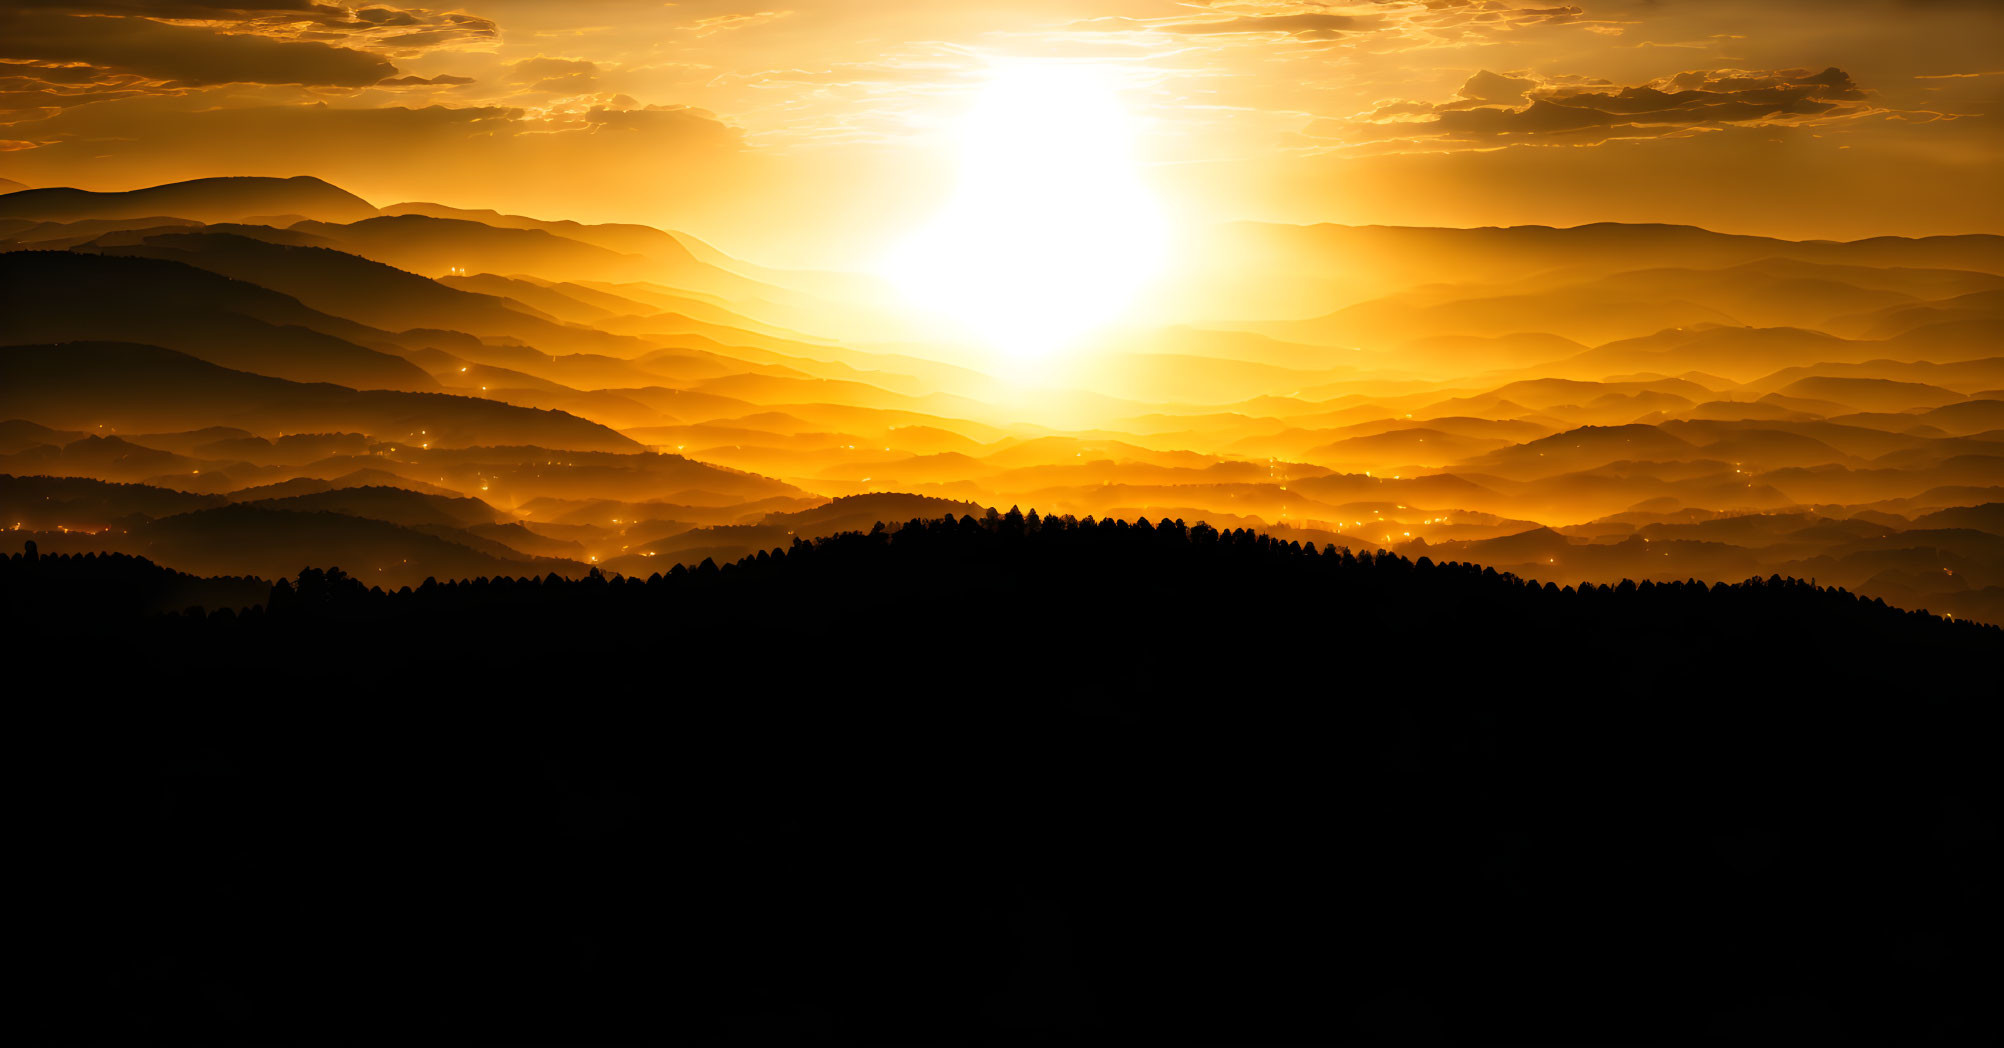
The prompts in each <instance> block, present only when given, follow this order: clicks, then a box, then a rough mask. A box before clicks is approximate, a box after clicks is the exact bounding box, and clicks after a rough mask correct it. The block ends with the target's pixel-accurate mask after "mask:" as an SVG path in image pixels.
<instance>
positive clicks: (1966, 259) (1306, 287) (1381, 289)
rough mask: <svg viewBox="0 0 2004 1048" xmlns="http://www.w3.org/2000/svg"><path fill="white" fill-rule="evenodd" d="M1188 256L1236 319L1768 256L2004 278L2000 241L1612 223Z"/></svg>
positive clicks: (1194, 301) (1229, 244) (1213, 303)
mask: <svg viewBox="0 0 2004 1048" xmlns="http://www.w3.org/2000/svg"><path fill="white" fill-rule="evenodd" d="M1193 254H1194V255H1195V256H1196V264H1195V265H1194V266H1193V267H1192V269H1191V271H1190V272H1189V274H1188V275H1187V276H1185V277H1184V278H1183V280H1184V281H1185V283H1183V284H1179V285H1177V286H1176V287H1175V289H1174V291H1175V292H1176V294H1177V295H1178V297H1180V298H1185V299H1187V300H1188V301H1187V302H1186V307H1187V308H1190V309H1192V310H1193V311H1195V312H1196V313H1198V315H1208V316H1212V317H1219V318H1234V319H1242V318H1245V317H1247V316H1312V315H1316V314H1317V313H1322V312H1327V310H1328V309H1329V303H1330V302H1331V301H1332V300H1333V301H1336V302H1343V303H1354V302H1360V301H1364V300H1367V299H1371V298H1376V297H1379V296H1382V295H1386V294H1390V293H1393V292H1396V291H1399V290H1402V289H1405V288H1410V287H1415V286H1418V285H1423V284H1433V283H1449V284H1467V283H1476V284H1502V283H1508V282H1512V281H1517V280H1522V279H1525V278H1527V277H1533V276H1537V275H1540V274H1547V275H1550V276H1552V277H1553V278H1554V279H1570V280H1573V281H1578V280H1584V279H1590V278H1593V277H1597V276H1603V275H1608V274H1612V273H1618V272H1621V271H1624V270H1638V269H1648V268H1663V267H1674V268H1688V269H1723V268H1726V267H1729V266H1736V265H1741V264H1745V263H1752V262H1761V261H1763V260H1767V259H1791V260H1800V261H1804V262H1812V263H1818V264H1823V265H1846V266H1869V267H1911V268H1924V269H1953V270H1970V271H1974V272H1979V273H1989V274H1998V275H2004V237H2000V236H1995V235H1990V234H1970V235H1964V236H1939V237H1918V238H1907V237H1874V238H1870V239H1866V240H1857V241H1850V242H1838V241H1819V240H1811V241H1790V240H1779V239H1775V238H1771V237H1757V236H1742V235H1737V234H1730V233H1716V232H1713V231H1711V230H1707V229H1700V228H1698V227H1696V226H1677V225H1655V224H1624V223H1614V222H1601V223H1593V224H1590V225H1583V226H1573V227H1570V228H1553V227H1550V226H1508V227H1497V226H1485V227H1481V228H1474V229H1451V228H1428V227H1412V226H1340V225H1330V224H1322V225H1309V226H1290V225H1275V224H1266V223H1257V222H1245V223H1236V224H1232V225H1229V226H1225V227H1220V228H1218V229H1215V230H1213V231H1211V233H1210V235H1209V236H1208V238H1207V239H1206V240H1205V241H1204V242H1203V244H1202V249H1201V250H1199V251H1195V252H1193ZM1359 259H1368V260H1369V264H1368V265H1362V266H1360V265H1358V264H1357V260H1359ZM1234 303H1236V305H1235V306H1234ZM1532 330H1537V329H1532Z"/></svg>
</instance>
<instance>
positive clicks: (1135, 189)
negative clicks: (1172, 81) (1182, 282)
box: [880, 62, 1167, 362]
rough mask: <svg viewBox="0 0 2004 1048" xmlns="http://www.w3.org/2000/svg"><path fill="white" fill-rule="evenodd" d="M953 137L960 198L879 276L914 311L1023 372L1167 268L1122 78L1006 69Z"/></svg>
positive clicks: (1039, 65)
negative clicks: (1020, 365) (1023, 365)
mask: <svg viewBox="0 0 2004 1048" xmlns="http://www.w3.org/2000/svg"><path fill="white" fill-rule="evenodd" d="M956 131H957V138H958V145H959V157H960V164H959V166H960V170H959V175H958V183H957V185H956V188H955V190H954V192H953V195H952V196H951V197H950V199H949V200H948V202H947V204H946V206H945V207H944V208H942V209H941V211H940V213H939V214H938V215H936V216H935V217H934V218H933V219H932V221H931V222H929V223H928V224H927V225H925V226H924V227H923V228H921V229H920V230H919V231H918V232H917V233H915V234H914V235H912V236H911V237H910V238H909V239H907V240H905V241H904V242H903V243H901V244H899V245H898V246H897V247H896V248H895V249H893V250H892V251H891V252H890V254H889V255H888V256H887V257H886V259H885V260H884V262H883V264H882V266H881V267H880V270H881V272H882V273H883V274H884V275H885V276H887V277H889V278H890V279H891V280H892V281H893V282H895V283H896V284H897V285H898V286H899V287H900V288H901V289H902V290H903V291H904V293H905V294H906V296H907V297H908V298H909V299H910V300H911V301H912V302H913V303H914V304H915V305H916V306H918V307H919V308H922V309H924V310H927V311H930V312H933V313H936V314H939V315H942V316H944V317H946V318H948V319H949V320H951V321H952V322H953V323H954V324H955V325H957V326H958V327H960V328H962V329H963V330H964V331H966V332H967V333H969V334H972V335H973V336H975V337H976V338H978V339H980V340H981V341H982V342H984V343H986V344H988V345H989V346H991V347H993V348H994V349H995V350H998V351H1000V352H1002V353H1004V354H1006V355H1007V356H1008V357H1010V358H1013V359H1015V360H1017V361H1019V362H1020V361H1022V360H1028V359H1035V358H1038V357H1042V356H1044V355H1045V354H1048V353H1050V352H1052V351H1054V350H1057V349H1060V348H1063V347H1065V346H1068V345H1072V344H1074V343H1075V342H1076V341H1078V339H1079V338H1080V337H1081V336H1083V335H1085V334H1086V333H1088V332H1090V331H1092V330H1093V329H1095V328H1098V327H1101V326H1103V325H1105V324H1107V323H1109V322H1111V321H1112V320H1114V319H1115V318H1116V317H1118V316H1119V315H1120V314H1121V313H1122V311H1123V310H1124V309H1125V308H1126V307H1127V306H1128V305H1129V304H1130V303H1131V302H1132V301H1133V299H1134V297H1135V295H1136V294H1137V293H1138V292H1139V291H1140V290H1141V289H1142V287H1143V286H1144V285H1146V284H1147V283H1148V282H1149V281H1150V280H1151V279H1153V278H1154V277H1155V275H1156V274H1157V272H1158V271H1159V270H1160V268H1161V265H1162V257H1163V253H1164V249H1165V245H1166V241H1167V235H1166V228H1167V227H1166V223H1165V221H1164V218H1163V215H1162V210H1161V208H1160V207H1159V205H1158V204H1157V202H1156V200H1155V198H1154V195H1153V194H1152V193H1151V192H1150V190H1149V188H1148V186H1147V185H1146V184H1145V182H1144V181H1143V179H1142V169H1141V165H1140V163H1139V162H1138V160H1137V159H1136V155H1135V137H1136V133H1135V132H1136V121H1135V118H1134V117H1133V115H1132V114H1131V113H1129V112H1128V110H1127V108H1126V107H1125V106H1124V105H1123V104H1122V102H1121V98H1120V91H1119V85H1118V81H1117V78H1116V77H1115V75H1114V72H1113V71H1112V70H1110V69H1106V68H1102V67H1097V66H1083V65H1074V64H1064V63H1055V62H1034V63H1019V64H1010V65H1003V66H999V67H997V68H995V69H994V70H993V71H992V72H991V74H990V77H989V79H988V81H987V83H986V84H985V85H984V86H983V88H982V90H981V91H980V93H979V94H978V96H977V97H976V98H975V100H974V102H973V104H972V105H971V106H970V107H969V108H968V110H967V111H966V112H965V113H964V115H962V116H961V117H960V119H959V120H958V122H957V126H956Z"/></svg>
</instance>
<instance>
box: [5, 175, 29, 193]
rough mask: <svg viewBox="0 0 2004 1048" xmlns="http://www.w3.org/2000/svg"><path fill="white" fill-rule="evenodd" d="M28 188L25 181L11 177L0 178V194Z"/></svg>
mask: <svg viewBox="0 0 2004 1048" xmlns="http://www.w3.org/2000/svg"><path fill="white" fill-rule="evenodd" d="M26 188H28V184H27V183H26V182H16V181H14V180H13V179H11V178H0V194H5V193H15V192H19V191H20V190H23V189H26Z"/></svg>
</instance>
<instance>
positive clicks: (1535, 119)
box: [1304, 67, 1935, 152]
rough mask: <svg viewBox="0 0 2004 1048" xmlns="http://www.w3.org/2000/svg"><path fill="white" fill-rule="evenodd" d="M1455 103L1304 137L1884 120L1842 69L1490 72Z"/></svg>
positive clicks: (1374, 140) (1419, 143)
mask: <svg viewBox="0 0 2004 1048" xmlns="http://www.w3.org/2000/svg"><path fill="white" fill-rule="evenodd" d="M1456 95H1457V96H1458V97H1457V98H1455V99H1454V100H1452V101H1449V102H1444V103H1440V104H1438V105H1433V106H1426V105H1424V104H1420V103H1412V102H1402V103H1397V104H1381V105H1380V106H1379V107H1378V108H1376V109H1374V110H1372V111H1371V112H1369V113H1367V114H1364V115H1362V116H1361V117H1360V118H1357V119H1354V120H1351V121H1340V120H1318V121H1315V122H1313V123H1311V124H1310V125H1309V127H1308V128H1307V129H1306V130H1305V131H1304V134H1306V135H1307V136H1308V137H1310V138H1316V139H1326V140H1329V141H1332V142H1337V143H1341V145H1340V146H1339V148H1359V147H1361V148H1364V149H1366V150H1367V151H1373V152H1377V151H1384V150H1386V149H1388V148H1389V149H1398V148H1410V149H1419V150H1426V151H1438V150H1443V149H1455V148H1494V147H1495V146H1497V145H1502V144H1510V143H1516V142H1525V143H1536V142H1539V141H1544V140H1556V141H1563V142H1564V143H1565V144H1569V145H1580V144H1592V143H1594V142H1598V141H1605V140H1608V139H1615V138H1638V137H1670V136H1674V135H1681V134H1690V133H1693V132H1698V131H1705V130H1715V129H1718V128H1721V127H1725V126H1728V125H1745V124H1754V123H1768V124H1788V125H1795V126H1800V125H1804V124H1813V123H1820V122H1829V121H1839V120H1850V119H1854V118H1857V117H1860V116H1863V115H1866V114H1867V113H1871V112H1884V111H1885V110H1882V109H1875V108H1874V107H1872V106H1870V105H1868V104H1867V103H1866V102H1865V92H1864V91H1863V90H1861V89H1860V88H1859V87H1858V85H1857V84H1856V83H1854V82H1853V81H1852V79H1851V76H1850V74H1848V73H1846V72H1844V71H1843V70H1841V69H1837V68H1834V67H1832V68H1826V69H1824V70H1822V71H1820V72H1811V71H1810V70H1807V69H1785V70H1744V69H1709V70H1707V69H1695V70H1689V71H1686V72H1682V73H1677V74H1675V75H1673V76H1667V77H1662V78H1659V79H1656V80H1652V81H1649V82H1647V83H1643V84H1637V85H1632V86H1628V87H1616V86H1614V85H1611V84H1606V83H1602V82H1599V81H1594V80H1589V79H1586V78H1580V77H1558V76H1540V75H1534V74H1526V75H1522V76H1514V75H1513V76H1505V75H1502V74H1499V73H1494V72H1491V71H1489V70H1482V71H1480V72H1477V73H1476V74H1475V75H1473V76H1471V77H1469V78H1468V80H1467V81H1466V82H1465V83H1464V84H1463V85H1462V86H1461V88H1460V89H1459V90H1458V91H1457V92H1456ZM1927 116H1929V117H1930V118H1932V117H1933V116H1935V114H1927Z"/></svg>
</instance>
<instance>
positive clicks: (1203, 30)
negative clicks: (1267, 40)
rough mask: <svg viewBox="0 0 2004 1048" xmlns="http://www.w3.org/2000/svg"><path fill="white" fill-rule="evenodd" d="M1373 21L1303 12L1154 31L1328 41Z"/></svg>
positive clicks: (1176, 24)
mask: <svg viewBox="0 0 2004 1048" xmlns="http://www.w3.org/2000/svg"><path fill="white" fill-rule="evenodd" d="M1375 24H1376V22H1375V20H1373V19H1371V18H1367V17H1361V16H1357V15H1338V14H1327V13H1322V12H1303V13H1298V14H1285V15H1240V16H1239V17H1237V18H1227V19H1223V20H1217V21H1208V22H1170V23H1164V24H1160V25H1157V26H1156V27H1155V28H1157V29H1160V30H1162V31H1164V32H1169V33H1190V34H1197V35H1206V36H1208V35H1218V34H1225V33H1285V34H1287V35H1288V36H1293V37H1299V38H1301V39H1303V40H1328V39H1333V38H1335V37H1338V36H1341V35H1343V34H1344V33H1350V32H1355V31H1357V30H1360V29H1369V28H1371V27H1372V26H1373V25H1375Z"/></svg>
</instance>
